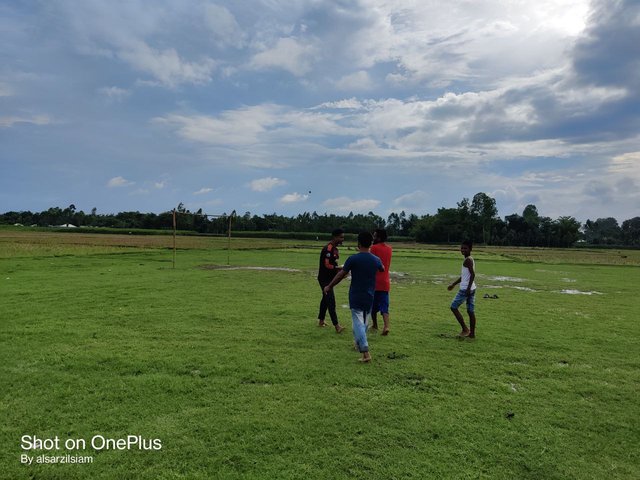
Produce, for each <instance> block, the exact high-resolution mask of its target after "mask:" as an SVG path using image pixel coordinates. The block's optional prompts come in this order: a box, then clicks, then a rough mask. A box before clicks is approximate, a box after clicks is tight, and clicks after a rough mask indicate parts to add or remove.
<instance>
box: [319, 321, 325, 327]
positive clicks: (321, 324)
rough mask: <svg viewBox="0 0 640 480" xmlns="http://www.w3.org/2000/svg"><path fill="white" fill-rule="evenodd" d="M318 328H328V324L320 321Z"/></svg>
mask: <svg viewBox="0 0 640 480" xmlns="http://www.w3.org/2000/svg"><path fill="white" fill-rule="evenodd" d="M318 326H319V327H326V326H327V324H326V323H324V321H322V320H320V321H319V322H318Z"/></svg>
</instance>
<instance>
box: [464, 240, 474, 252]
mask: <svg viewBox="0 0 640 480" xmlns="http://www.w3.org/2000/svg"><path fill="white" fill-rule="evenodd" d="M462 245H466V246H467V247H469V250H471V249H473V242H472V241H471V240H463V241H462Z"/></svg>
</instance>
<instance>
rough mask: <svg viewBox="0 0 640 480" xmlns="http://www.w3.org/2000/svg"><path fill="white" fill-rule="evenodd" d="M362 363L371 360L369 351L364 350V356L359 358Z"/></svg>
mask: <svg viewBox="0 0 640 480" xmlns="http://www.w3.org/2000/svg"><path fill="white" fill-rule="evenodd" d="M359 361H360V362H362V363H369V362H371V355H369V352H364V353H363V354H362V358H361V359H360V360H359Z"/></svg>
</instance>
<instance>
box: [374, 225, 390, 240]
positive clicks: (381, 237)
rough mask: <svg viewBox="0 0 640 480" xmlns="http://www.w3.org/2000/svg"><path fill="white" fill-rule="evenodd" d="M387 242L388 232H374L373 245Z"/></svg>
mask: <svg viewBox="0 0 640 480" xmlns="http://www.w3.org/2000/svg"><path fill="white" fill-rule="evenodd" d="M386 241H387V231H386V230H385V229H384V228H376V229H375V231H374V232H373V243H382V242H386Z"/></svg>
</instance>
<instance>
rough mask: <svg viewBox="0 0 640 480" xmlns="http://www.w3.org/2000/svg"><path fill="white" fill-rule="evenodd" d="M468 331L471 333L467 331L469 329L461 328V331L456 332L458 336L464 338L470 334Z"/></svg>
mask: <svg viewBox="0 0 640 480" xmlns="http://www.w3.org/2000/svg"><path fill="white" fill-rule="evenodd" d="M470 333H471V332H469V330H463V331H461V332H460V333H459V334H458V336H459V337H460V338H466V337H468V336H469V335H470Z"/></svg>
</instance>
